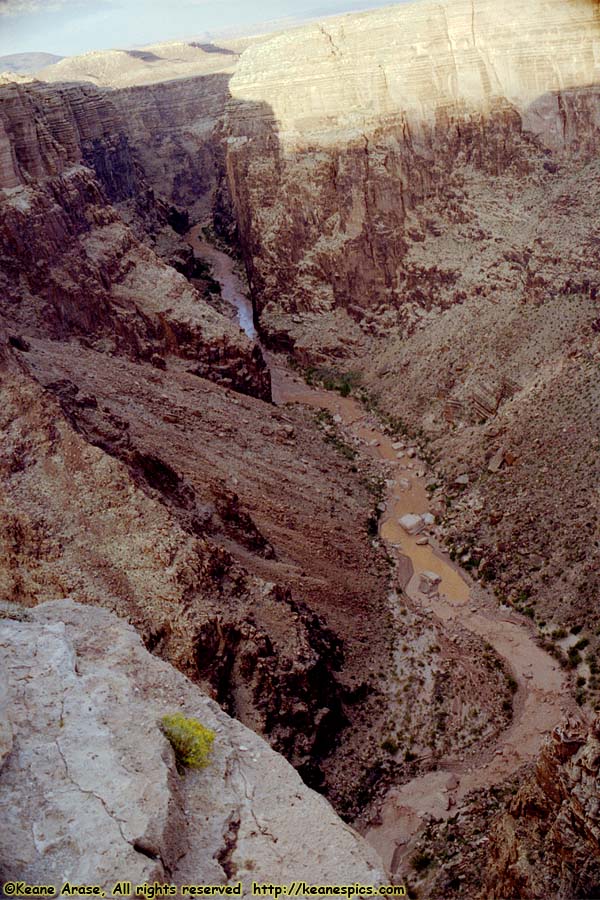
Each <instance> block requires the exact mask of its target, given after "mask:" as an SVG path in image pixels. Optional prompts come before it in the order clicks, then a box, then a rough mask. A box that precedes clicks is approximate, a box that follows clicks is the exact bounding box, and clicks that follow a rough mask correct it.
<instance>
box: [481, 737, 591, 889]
mask: <svg viewBox="0 0 600 900" xmlns="http://www.w3.org/2000/svg"><path fill="white" fill-rule="evenodd" d="M599 736H600V731H599V727H598V722H595V723H594V725H592V726H591V727H586V726H585V725H583V724H582V723H580V722H572V721H570V722H567V723H565V724H564V725H562V726H560V727H557V728H556V729H555V731H554V733H553V735H552V740H551V741H550V742H549V743H548V745H547V746H546V747H545V748H544V751H543V752H542V754H541V757H540V759H539V761H538V764H537V766H536V770H535V774H534V776H533V777H532V778H531V779H530V780H529V781H528V782H527V783H526V784H525V785H524V786H523V787H522V788H521V789H520V790H519V792H518V793H517V795H516V797H515V798H514V799H513V800H512V801H511V802H510V803H509V806H508V810H507V812H506V814H504V815H503V816H502V817H501V818H500V820H499V822H498V823H497V824H496V825H495V827H494V829H493V830H492V833H491V835H490V846H489V857H488V860H489V862H488V871H487V873H486V875H487V884H486V890H485V891H484V894H483V895H484V896H486V897H490V898H503V897H523V898H543V897H549V896H551V897H557V898H559V900H571V898H574V897H596V896H597V895H598V891H599V889H600V845H599V840H600V828H599V825H600V817H599V811H598V775H599V772H600V740H599Z"/></svg>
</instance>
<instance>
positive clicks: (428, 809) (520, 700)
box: [192, 240, 573, 876]
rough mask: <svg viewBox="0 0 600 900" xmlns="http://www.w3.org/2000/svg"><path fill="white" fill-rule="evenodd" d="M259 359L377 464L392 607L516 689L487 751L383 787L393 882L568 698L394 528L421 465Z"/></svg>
mask: <svg viewBox="0 0 600 900" xmlns="http://www.w3.org/2000/svg"><path fill="white" fill-rule="evenodd" d="M192 246H194V247H195V248H196V249H197V250H198V251H203V252H204V253H206V251H207V248H206V245H205V244H203V243H198V241H197V240H193V242H192ZM206 255H207V257H209V258H210V261H211V263H212V265H213V272H214V275H215V277H216V278H217V279H218V280H219V282H220V284H221V287H222V294H223V297H225V298H226V299H227V300H228V301H229V302H231V303H232V304H234V306H235V309H236V311H237V315H238V321H239V322H240V325H241V326H242V324H243V323H244V324H246V323H247V320H248V316H249V310H250V311H251V305H250V302H249V301H248V299H247V297H245V296H244V294H243V293H242V282H241V280H240V278H239V277H238V275H236V273H235V261H234V260H233V259H232V258H231V257H229V256H227V255H226V254H224V253H222V252H220V251H219V250H217V249H215V248H214V247H211V248H210V251H209V253H207V254H206ZM266 355H267V359H268V362H269V364H270V371H271V382H272V390H273V399H274V402H275V403H276V404H277V405H278V406H281V407H284V406H286V405H288V404H300V405H303V406H307V407H309V408H314V409H317V410H327V411H328V412H329V413H330V414H331V415H332V416H333V417H334V418H335V420H336V421H337V422H338V423H339V424H340V426H341V427H342V429H343V432H344V434H345V435H346V437H347V438H348V439H349V440H351V441H353V442H354V444H355V445H356V446H357V447H359V448H360V452H361V453H363V454H366V455H368V456H370V457H372V458H373V459H375V460H376V461H377V462H378V464H379V465H380V468H381V471H382V474H383V475H384V477H385V484H386V486H387V489H386V496H385V500H384V507H382V509H384V513H383V515H382V517H381V519H380V522H379V536H380V538H381V540H382V541H383V542H384V544H385V546H386V548H387V551H388V553H389V554H390V556H391V557H392V559H393V560H394V563H395V572H396V577H397V578H398V579H399V580H400V582H401V586H404V593H403V592H402V591H399V592H398V598H397V601H398V603H402V604H404V603H405V602H411V603H412V604H413V605H414V606H416V607H417V608H419V609H420V611H421V612H424V613H425V614H426V615H427V616H429V617H431V618H432V619H434V620H435V621H436V623H437V624H439V625H441V627H442V629H443V630H444V631H445V632H446V633H448V634H449V635H450V634H452V632H453V631H454V630H455V627H456V626H457V625H459V626H460V627H461V628H464V629H466V630H467V631H468V632H470V633H471V634H472V635H474V636H475V637H476V638H477V639H479V640H480V641H482V642H486V643H487V644H488V645H491V647H493V648H494V650H495V651H496V652H497V653H498V655H499V656H500V657H501V658H502V660H503V661H504V662H505V664H506V666H507V669H508V671H510V672H511V673H512V675H513V677H514V679H515V681H516V684H517V691H516V694H515V698H514V704H513V706H514V714H513V719H512V721H511V723H510V725H509V727H507V728H505V729H504V730H503V731H501V732H500V733H499V734H498V736H497V739H496V741H495V743H494V744H493V745H491V746H488V747H486V748H485V750H484V751H482V752H481V753H479V754H477V755H476V756H470V757H466V756H465V754H463V753H460V752H459V753H455V754H452V753H449V754H448V755H447V756H446V757H445V758H444V759H442V760H440V761H439V763H438V765H437V766H436V768H435V770H434V771H429V772H427V773H426V774H424V775H420V776H418V777H415V778H412V779H411V780H409V781H407V782H406V783H404V784H398V785H394V786H392V787H391V788H390V789H389V790H388V792H387V794H386V796H385V798H384V800H383V803H382V804H381V808H380V810H379V814H378V816H377V818H376V820H375V821H373V823H372V824H371V825H369V826H367V827H366V828H365V829H364V832H365V835H366V837H367V839H368V840H369V842H370V843H371V844H372V845H373V846H374V847H375V848H376V849H377V850H378V852H379V853H380V854H381V856H382V858H383V860H384V862H385V864H386V866H387V867H388V869H389V870H390V871H391V872H392V874H394V875H397V876H402V874H406V871H407V864H408V857H409V855H410V852H411V851H412V849H413V848H414V842H415V838H416V837H418V835H419V833H420V832H421V830H422V826H423V820H424V819H426V818H427V817H431V816H432V817H435V818H437V819H446V818H448V817H449V816H451V815H454V814H455V812H456V809H457V808H459V807H460V806H461V803H462V802H463V801H464V799H465V797H466V796H467V795H468V794H469V793H470V792H472V791H475V790H477V789H480V788H489V787H491V786H493V785H497V784H501V783H502V782H503V781H505V780H506V779H507V778H509V777H510V776H511V775H513V774H514V773H516V772H518V771H519V770H520V769H521V768H522V767H523V766H524V765H525V764H526V763H530V762H532V761H533V760H535V759H536V758H537V756H538V754H539V752H540V749H541V747H542V745H543V743H544V741H545V739H546V738H547V737H548V736H549V735H550V733H551V731H552V729H553V728H554V727H555V726H556V724H557V722H558V721H559V720H560V719H561V717H563V716H564V714H565V713H566V712H567V711H569V710H573V700H572V698H571V696H570V694H569V690H568V686H567V680H566V678H565V676H564V674H563V673H562V672H561V670H560V667H559V666H558V665H557V663H556V661H555V660H554V659H553V658H552V657H551V656H550V655H549V654H547V653H546V652H544V651H543V650H542V649H540V647H539V646H538V645H537V644H536V641H535V639H534V628H533V626H532V625H531V623H530V622H528V621H527V620H526V619H525V618H524V617H522V616H519V615H516V614H515V613H514V612H513V611H512V610H510V608H508V607H502V606H499V605H498V602H497V600H496V599H495V598H494V597H493V596H491V595H490V594H489V593H488V592H485V591H483V590H482V589H481V588H479V587H478V586H477V585H475V584H474V583H473V582H472V581H471V579H470V578H469V576H468V575H467V574H466V573H465V572H463V571H461V570H460V569H459V568H458V567H457V566H456V565H455V564H454V563H452V562H450V560H449V558H448V556H447V552H444V550H443V549H442V548H441V547H440V546H439V545H438V544H437V542H436V540H435V538H434V537H433V536H430V537H429V538H428V541H427V543H424V540H423V535H422V534H420V535H415V536H411V535H409V534H407V533H406V532H405V531H404V530H403V529H402V528H401V526H400V525H399V523H398V520H399V518H400V517H401V516H403V515H405V514H407V513H417V514H423V513H426V512H427V511H428V498H427V493H426V491H425V482H426V480H427V479H426V474H425V466H424V464H423V463H422V462H421V461H420V460H419V459H418V457H416V456H415V453H414V450H412V449H410V448H407V447H406V442H395V441H394V439H393V438H391V437H390V436H389V435H388V434H386V433H385V430H384V429H383V428H382V426H381V425H380V424H379V423H378V422H377V420H376V419H375V417H374V416H373V415H372V414H369V413H368V412H366V411H365V409H364V408H363V407H362V406H361V405H360V404H359V403H358V401H356V400H355V399H354V398H352V397H342V396H340V395H338V394H336V393H334V392H332V391H325V390H322V389H316V388H312V387H308V386H307V385H306V384H304V382H303V381H301V380H300V379H299V378H298V376H297V375H296V374H295V373H294V372H293V371H292V370H291V369H290V368H289V366H288V365H287V364H286V362H285V360H284V359H283V358H282V357H277V356H275V355H272V354H268V353H267V354H266ZM407 450H408V452H407ZM407 560H408V561H409V562H410V565H409V566H408V567H407ZM425 571H433V572H436V573H437V574H439V575H440V577H441V579H442V580H441V584H440V589H439V596H434V597H427V596H426V595H425V594H423V593H421V592H420V591H419V575H420V574H421V573H422V572H425Z"/></svg>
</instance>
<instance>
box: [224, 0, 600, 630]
mask: <svg viewBox="0 0 600 900" xmlns="http://www.w3.org/2000/svg"><path fill="white" fill-rule="evenodd" d="M599 48H600V13H599V8H598V4H597V3H596V2H592V0H574V2H563V0H551V2H547V0H536V2H533V3H529V4H520V3H518V2H510V3H509V4H508V5H507V4H502V6H499V5H498V4H497V3H493V2H491V0H489V2H488V0H474V2H462V0H461V2H451V3H429V2H427V0H423V2H418V3H412V4H402V5H397V6H395V7H390V8H388V9H385V10H379V11H376V12H369V13H365V14H361V15H356V16H345V17H343V18H339V19H336V20H330V21H327V22H325V23H323V24H313V25H310V26H306V27H304V28H301V29H299V30H297V31H294V32H290V33H288V34H285V35H279V36H277V37H275V38H273V39H271V40H270V41H269V42H267V43H265V44H262V45H260V46H257V47H252V48H250V49H248V51H247V52H246V53H244V55H243V57H242V59H241V61H240V64H239V65H238V68H237V69H236V72H235V74H234V75H233V77H232V79H231V82H230V86H229V87H230V93H231V95H232V100H231V101H230V102H229V104H228V107H227V114H226V119H227V132H228V135H229V137H228V143H227V167H228V173H229V178H230V183H231V189H232V193H233V198H234V203H235V208H236V212H237V218H238V225H239V229H240V238H241V243H242V246H243V249H244V254H245V259H246V264H247V268H248V271H249V276H250V281H251V284H252V288H253V295H254V301H255V306H256V308H257V311H258V313H259V316H260V325H261V330H262V334H263V336H264V338H265V340H267V341H270V342H271V343H272V344H273V345H274V346H278V347H280V348H283V349H285V350H286V351H290V350H291V351H293V352H294V354H295V355H296V357H297V359H298V360H299V361H300V362H302V363H310V364H315V363H316V364H317V365H325V366H329V367H333V368H335V369H337V370H338V371H345V372H353V373H356V376H357V377H358V376H362V380H363V384H364V385H365V387H366V388H367V389H368V390H369V391H370V393H371V395H372V396H373V397H375V398H376V399H377V402H378V403H379V405H380V407H381V408H382V409H384V410H385V412H387V413H388V414H390V415H392V416H394V417H396V419H397V420H401V421H402V422H403V423H408V424H409V427H410V428H412V430H413V432H414V433H420V434H421V436H422V439H423V440H425V441H426V442H427V443H428V453H429V455H430V457H431V458H432V459H434V458H435V459H436V460H437V463H438V470H439V474H440V481H441V480H443V479H445V480H446V481H447V483H448V484H451V483H452V482H453V480H454V479H455V478H456V477H457V476H458V475H460V474H462V473H466V474H468V486H467V487H466V488H462V489H450V490H449V491H448V492H447V494H446V496H444V497H441V498H440V514H441V515H444V516H445V517H446V520H447V530H448V535H449V537H451V538H452V541H453V544H454V546H455V548H456V552H457V553H459V554H461V555H463V556H466V557H467V559H468V560H469V561H472V563H473V565H474V566H476V567H479V566H481V574H483V575H485V577H487V578H490V579H492V580H495V581H496V582H497V585H496V586H497V591H498V594H499V595H500V596H501V597H502V598H508V599H509V600H510V602H515V603H516V602H518V601H519V602H520V605H521V606H522V607H523V608H527V609H528V610H529V613H528V614H530V615H532V614H535V616H536V619H537V620H538V621H539V622H541V623H546V624H545V627H546V632H545V633H546V636H549V635H550V634H551V633H553V632H554V631H555V630H557V629H558V628H559V626H568V627H574V628H578V627H579V626H581V625H582V624H583V622H584V621H585V620H586V619H587V620H588V621H589V622H590V632H591V633H593V632H594V631H595V630H597V627H598V625H600V622H597V621H596V612H595V603H594V599H593V598H594V597H595V595H596V593H597V579H596V575H595V572H596V570H597V567H598V558H597V546H596V544H597V538H598V528H599V522H600V518H599V509H598V503H597V498H596V497H595V495H594V496H591V495H590V493H589V490H588V486H589V485H590V484H593V483H595V482H596V480H597V477H598V466H597V458H596V454H595V453H592V452H590V447H594V446H595V445H596V440H597V435H596V432H595V427H594V425H593V424H592V423H593V421H594V419H595V414H596V411H597V409H598V404H599V402H600V383H599V382H598V377H597V372H598V359H599V358H600V356H599V354H600V344H599V340H598V323H597V320H598V309H597V298H598V294H599V291H600V272H599V269H598V254H597V243H598V234H597V227H596V226H597V222H596V214H595V210H596V209H597V206H598V202H599V200H600V196H599V193H598V184H599V182H598V158H597V147H598V126H599V119H598V84H599V83H600V71H599V67H598V59H599ZM282 72H285V76H283V75H282V74H281V73H282ZM498 454H500V455H499V456H498ZM494 459H497V460H499V462H498V465H497V466H496V463H493V462H492V461H493V460H494ZM490 465H491V466H492V468H491V469H490V468H488V467H489V466H490ZM549 523H551V524H550V526H549ZM521 601H523V602H521ZM530 601H535V603H533V602H530ZM536 604H537V606H536ZM543 627H544V626H543V625H542V628H543ZM589 637H590V640H591V641H594V640H595V639H594V638H593V636H592V635H590V636H589Z"/></svg>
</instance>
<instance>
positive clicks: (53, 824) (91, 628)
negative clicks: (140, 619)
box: [0, 600, 385, 895]
mask: <svg viewBox="0 0 600 900" xmlns="http://www.w3.org/2000/svg"><path fill="white" fill-rule="evenodd" d="M2 616H4V618H2V619H0V664H1V666H2V670H3V672H4V673H5V677H6V682H4V680H3V689H4V690H5V693H6V697H5V698H4V699H5V700H6V702H5V703H3V704H2V705H1V706H0V736H2V743H0V791H1V792H2V798H3V828H2V830H1V833H0V878H1V879H2V881H3V882H4V881H8V880H14V881H18V880H25V881H27V882H30V883H43V884H54V885H56V886H57V888H58V889H59V890H60V888H61V887H62V884H63V883H64V881H67V880H68V881H70V882H71V883H75V884H80V883H88V884H90V883H91V884H100V885H102V887H103V888H104V889H105V890H106V891H107V892H111V891H112V888H113V885H114V883H115V881H117V880H124V879H126V880H130V881H132V882H133V883H134V884H140V883H142V882H153V881H158V882H160V883H164V882H171V883H174V884H177V885H181V884H189V883H195V884H197V883H208V884H227V883H237V882H238V881H240V880H242V881H243V882H245V884H244V895H250V893H251V882H252V881H253V880H256V881H259V882H271V883H282V882H283V883H285V882H288V881H293V880H301V879H302V880H306V881H307V882H308V883H316V884H322V883H336V882H337V881H339V880H340V873H343V880H344V881H345V882H346V881H347V882H348V883H352V882H354V881H359V882H360V883H362V884H375V885H376V884H378V883H382V882H385V875H384V872H383V871H382V866H381V862H380V861H379V859H378V858H377V855H376V853H375V852H374V851H373V850H372V849H371V848H370V847H369V846H368V845H367V844H366V842H365V841H363V840H362V839H361V838H360V837H359V836H358V835H357V834H356V833H354V832H353V831H352V830H351V829H350V828H348V827H347V826H346V825H344V824H343V823H342V822H341V821H340V820H339V819H338V818H337V816H336V815H335V813H334V812H333V810H332V808H331V807H330V806H329V804H328V803H327V802H326V801H325V800H324V799H323V798H322V797H319V796H318V795H317V794H314V793H313V792H312V791H310V790H309V789H308V788H306V787H305V785H304V784H303V783H302V781H301V779H300V777H299V776H298V774H297V773H296V772H295V771H294V770H293V769H292V767H291V766H290V765H289V764H288V763H286V762H285V760H284V759H283V758H282V757H281V756H278V755H277V754H276V753H274V752H273V751H272V750H271V749H270V748H269V747H268V745H267V744H266V743H265V742H264V741H263V740H261V738H259V737H257V736H256V735H255V734H254V733H253V732H251V731H249V730H248V729H247V728H244V726H243V725H241V724H240V723H239V722H236V721H235V720H234V719H230V718H229V716H227V715H226V714H225V713H223V712H222V711H221V710H220V709H219V707H218V706H217V705H216V704H215V703H213V702H212V701H210V700H209V699H208V698H207V697H206V696H205V695H203V694H202V693H201V692H200V691H199V690H198V688H197V687H195V686H194V685H193V684H191V683H190V682H189V681H188V680H187V679H186V678H185V677H184V676H183V675H181V674H179V673H178V672H176V671H175V670H174V669H173V668H172V667H171V666H170V665H168V664H167V663H164V662H161V661H160V660H158V659H156V658H155V657H152V656H151V655H150V654H149V653H148V652H147V651H146V650H145V649H144V648H143V646H142V643H141V641H140V638H139V636H138V635H137V634H136V632H135V630H134V629H133V628H132V627H131V626H128V625H127V624H126V623H124V622H123V621H122V620H119V619H118V618H117V617H116V616H114V615H111V614H110V613H107V612H106V611H104V610H101V609H98V608H91V607H82V606H80V605H78V604H76V603H73V602H72V601H70V600H63V601H60V602H56V603H44V604H42V605H41V606H39V607H38V608H37V609H35V610H33V611H29V612H27V611H23V610H21V611H19V608H18V607H16V606H12V607H11V606H10V605H5V607H4V608H3V609H2ZM173 712H181V713H183V714H184V715H185V716H188V717H193V718H196V719H198V720H200V721H201V722H202V724H203V725H205V726H206V727H208V728H211V729H212V730H213V731H214V732H215V735H216V736H215V742H214V752H213V754H212V759H211V761H210V763H209V765H208V766H207V767H206V768H205V769H202V770H198V771H192V770H188V771H187V772H186V773H185V774H181V773H180V772H178V770H177V768H176V765H175V758H174V755H173V751H172V749H171V747H170V745H169V743H168V741H167V739H166V738H165V736H164V735H163V733H162V732H161V729H160V721H161V718H162V716H164V715H167V714H172V713H173Z"/></svg>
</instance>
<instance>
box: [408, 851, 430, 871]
mask: <svg viewBox="0 0 600 900" xmlns="http://www.w3.org/2000/svg"><path fill="white" fill-rule="evenodd" d="M432 862H433V856H431V854H430V853H426V852H425V851H424V850H419V851H417V853H415V855H414V856H413V857H412V859H411V861H410V864H411V866H412V867H413V869H414V870H415V872H424V871H425V869H428V868H429V866H430V865H431V863H432Z"/></svg>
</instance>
